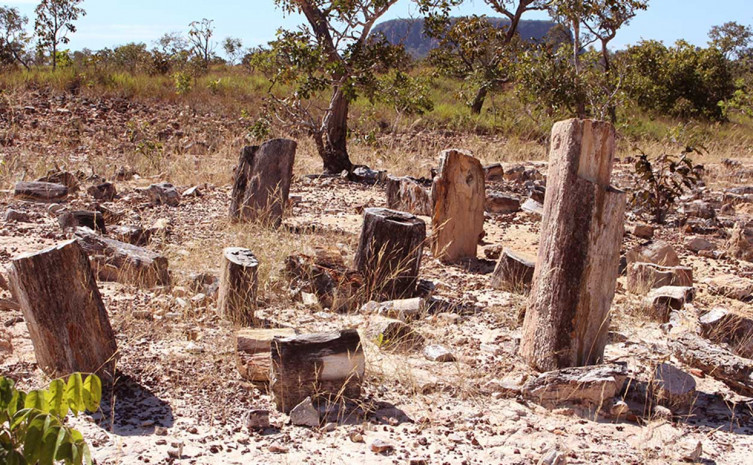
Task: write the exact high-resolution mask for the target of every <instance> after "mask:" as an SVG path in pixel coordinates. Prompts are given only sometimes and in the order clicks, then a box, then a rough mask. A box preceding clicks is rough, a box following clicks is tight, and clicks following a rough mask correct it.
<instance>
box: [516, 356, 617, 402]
mask: <svg viewBox="0 0 753 465" xmlns="http://www.w3.org/2000/svg"><path fill="white" fill-rule="evenodd" d="M626 380H627V364H626V363H613V364H608V365H596V366H586V367H575V368H565V369H563V370H556V371H550V372H547V373H543V374H541V375H540V376H538V377H536V378H533V379H531V380H529V381H528V382H527V383H526V384H525V385H523V388H522V393H523V395H524V396H525V397H526V398H528V399H530V400H532V401H534V402H538V403H539V404H541V405H543V406H544V407H547V408H556V407H559V406H560V405H562V404H580V405H584V406H589V407H594V406H601V405H607V404H608V401H610V400H611V399H613V398H614V397H615V396H616V395H617V394H619V393H620V391H621V390H622V387H623V385H624V384H625V381H626Z"/></svg>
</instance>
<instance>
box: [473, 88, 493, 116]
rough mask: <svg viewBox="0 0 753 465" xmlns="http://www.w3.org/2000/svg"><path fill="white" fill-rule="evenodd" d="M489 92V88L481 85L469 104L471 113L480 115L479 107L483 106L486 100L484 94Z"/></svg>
mask: <svg viewBox="0 0 753 465" xmlns="http://www.w3.org/2000/svg"><path fill="white" fill-rule="evenodd" d="M488 93H489V90H488V89H487V88H486V86H482V87H481V88H480V89H479V90H478V92H477V93H476V97H475V98H474V99H473V104H472V105H471V113H473V114H474V115H480V114H481V109H482V108H483V107H484V102H485V101H486V95H487V94H488Z"/></svg>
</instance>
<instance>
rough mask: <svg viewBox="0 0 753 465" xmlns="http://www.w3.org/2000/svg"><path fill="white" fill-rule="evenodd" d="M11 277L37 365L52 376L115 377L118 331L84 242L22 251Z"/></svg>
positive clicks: (14, 262) (12, 288) (13, 262)
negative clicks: (101, 292)
mask: <svg viewBox="0 0 753 465" xmlns="http://www.w3.org/2000/svg"><path fill="white" fill-rule="evenodd" d="M9 276H10V287H11V290H12V292H13V295H14V296H15V297H16V298H17V299H18V303H19V305H20V307H21V311H22V312H23V315H24V320H25V321H26V325H27V326H28V328H29V335H30V336H31V340H32V343H33V345H34V353H35V354H36V358H37V363H38V364H39V367H40V368H41V369H42V370H43V371H44V372H45V373H47V374H48V375H49V376H50V377H53V378H56V377H61V376H66V375H69V374H71V373H74V372H83V373H97V374H98V375H100V377H102V378H103V379H105V380H108V379H111V378H112V376H113V370H114V367H115V353H116V351H117V344H116V342H115V334H114V333H113V330H112V327H111V326H110V320H109V318H108V316H107V310H105V305H104V303H103V302H102V297H101V296H100V293H99V290H98V289H97V282H96V280H95V279H94V274H93V273H92V269H91V266H90V264H89V259H88V258H87V256H86V253H85V252H84V250H83V249H82V248H81V246H80V245H79V244H78V243H77V242H76V241H75V240H71V241H67V242H64V243H61V244H59V245H56V246H54V247H51V248H49V249H45V250H42V251H40V252H37V253H33V254H28V255H23V256H20V257H18V258H16V259H14V260H13V261H12V263H11V266H10V275H9Z"/></svg>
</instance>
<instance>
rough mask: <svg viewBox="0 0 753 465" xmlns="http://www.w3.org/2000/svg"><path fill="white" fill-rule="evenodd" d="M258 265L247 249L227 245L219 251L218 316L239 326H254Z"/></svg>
mask: <svg viewBox="0 0 753 465" xmlns="http://www.w3.org/2000/svg"><path fill="white" fill-rule="evenodd" d="M258 269H259V261H258V260H257V259H256V257H255V256H254V254H253V253H252V252H251V251H250V250H248V249H242V248H240V247H229V248H227V249H225V250H224V251H223V253H222V271H221V272H220V291H219V296H218V298H217V309H218V311H219V313H220V316H222V317H223V318H225V319H226V320H229V321H232V322H233V323H235V324H238V325H241V326H254V324H255V318H254V311H255V310H256V290H257V287H258V281H257V272H258Z"/></svg>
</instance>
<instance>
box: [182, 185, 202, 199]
mask: <svg viewBox="0 0 753 465" xmlns="http://www.w3.org/2000/svg"><path fill="white" fill-rule="evenodd" d="M180 196H181V197H184V198H185V197H201V196H202V194H201V191H200V190H199V186H193V187H190V188H188V189H186V190H185V191H183V193H182V194H181V195H180Z"/></svg>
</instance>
